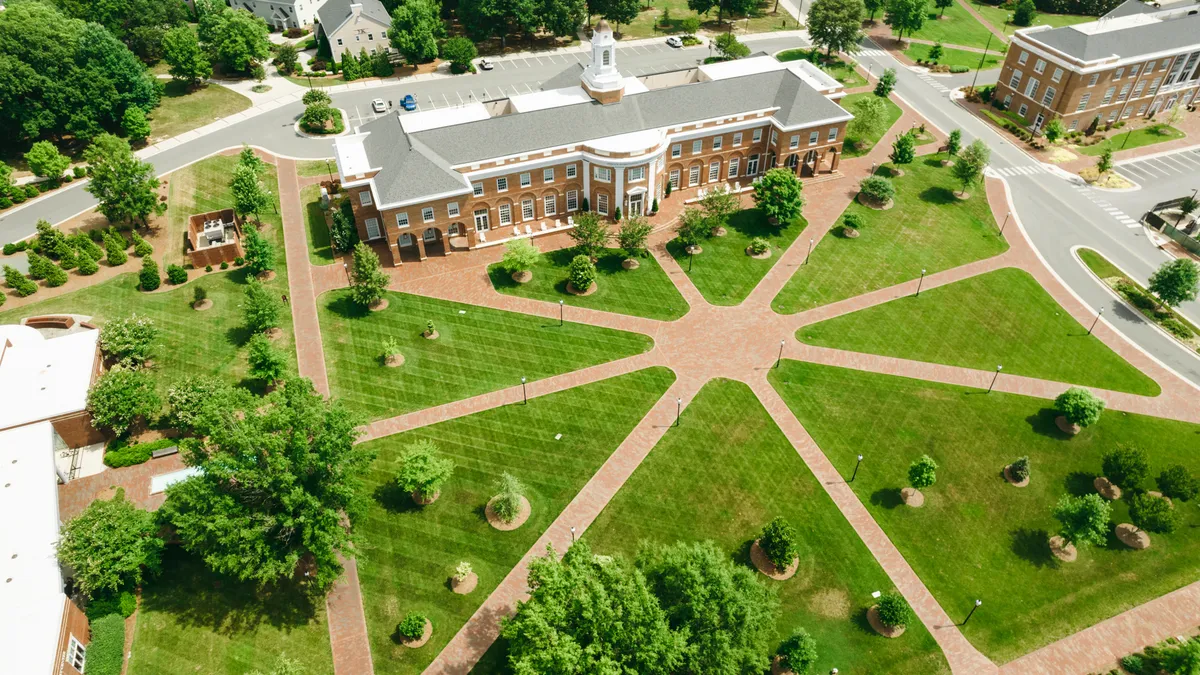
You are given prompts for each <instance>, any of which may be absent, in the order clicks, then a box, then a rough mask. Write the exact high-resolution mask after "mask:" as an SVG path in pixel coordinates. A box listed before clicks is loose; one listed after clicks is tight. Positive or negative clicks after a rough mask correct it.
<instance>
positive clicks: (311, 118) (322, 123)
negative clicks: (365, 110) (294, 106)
mask: <svg viewBox="0 0 1200 675" xmlns="http://www.w3.org/2000/svg"><path fill="white" fill-rule="evenodd" d="M347 53H349V52H347ZM344 73H345V71H343V75H342V77H345V74H344ZM350 79H355V78H353V77H352V78H350ZM339 115H340V113H339V112H338V111H337V110H335V109H333V108H331V107H329V105H328V104H325V103H314V104H312V105H310V106H308V107H306V108H305V109H304V114H303V115H301V116H300V128H301V129H304V130H305V131H308V132H309V133H315V134H319V133H324V132H325V131H326V130H327V129H328V128H329V127H330V124H329V123H330V122H334V121H335V120H337V118H338V117H339Z"/></svg>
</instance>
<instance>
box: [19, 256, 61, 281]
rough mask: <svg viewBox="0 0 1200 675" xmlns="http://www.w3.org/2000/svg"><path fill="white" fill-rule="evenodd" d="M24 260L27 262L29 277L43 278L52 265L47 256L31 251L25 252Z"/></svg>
mask: <svg viewBox="0 0 1200 675" xmlns="http://www.w3.org/2000/svg"><path fill="white" fill-rule="evenodd" d="M25 260H26V261H27V262H28V263H29V278H30V279H45V278H46V275H47V274H48V273H49V272H50V268H51V267H54V263H53V262H51V261H50V259H49V258H47V257H46V256H44V255H39V254H37V253H34V252H33V251H26V252H25Z"/></svg>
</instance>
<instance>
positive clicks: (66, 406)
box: [0, 324, 100, 429]
mask: <svg viewBox="0 0 1200 675" xmlns="http://www.w3.org/2000/svg"><path fill="white" fill-rule="evenodd" d="M99 337H100V331H98V330H83V331H79V332H75V333H70V334H67V335H62V336H59V337H55V338H45V337H43V336H42V334H41V333H39V332H38V331H37V330H36V329H33V328H30V327H29V326H19V325H15V324H9V325H2V326H0V382H4V383H5V385H4V386H3V387H0V429H7V428H9V427H14V426H17V425H21V424H28V423H30V422H38V421H41V420H48V419H51V418H54V417H58V416H60V415H66V414H69V413H74V412H79V411H81V410H83V409H84V407H85V406H86V405H87V392H88V387H90V386H91V384H92V372H93V368H94V366H95V362H96V343H97V340H98V339H99Z"/></svg>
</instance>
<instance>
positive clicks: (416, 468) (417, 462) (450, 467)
mask: <svg viewBox="0 0 1200 675" xmlns="http://www.w3.org/2000/svg"><path fill="white" fill-rule="evenodd" d="M453 474H454V460H452V459H449V458H447V457H443V456H442V455H441V453H439V452H438V447H437V445H436V444H435V443H434V442H433V441H430V440H427V439H421V440H419V441H417V442H416V443H411V444H409V445H408V446H407V447H406V448H405V450H404V453H403V454H402V455H401V456H400V471H399V472H398V473H397V474H396V485H397V486H398V487H399V488H400V489H401V490H403V491H405V492H408V493H411V494H412V495H413V497H415V498H416V499H418V500H420V501H423V502H428V501H432V500H434V499H436V498H437V496H438V493H439V492H441V491H442V486H443V485H445V484H446V481H448V480H450V476H452V475H453Z"/></svg>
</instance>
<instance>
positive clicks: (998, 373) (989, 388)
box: [988, 366, 1004, 394]
mask: <svg viewBox="0 0 1200 675" xmlns="http://www.w3.org/2000/svg"><path fill="white" fill-rule="evenodd" d="M1002 368H1004V366H996V374H995V375H993V376H992V383H991V384H989V385H988V393H989V394H990V393H992V387H994V386H996V380H998V379H1000V370H1001V369H1002Z"/></svg>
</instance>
